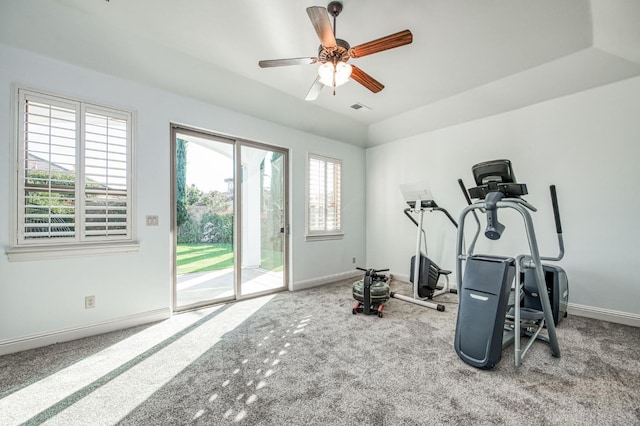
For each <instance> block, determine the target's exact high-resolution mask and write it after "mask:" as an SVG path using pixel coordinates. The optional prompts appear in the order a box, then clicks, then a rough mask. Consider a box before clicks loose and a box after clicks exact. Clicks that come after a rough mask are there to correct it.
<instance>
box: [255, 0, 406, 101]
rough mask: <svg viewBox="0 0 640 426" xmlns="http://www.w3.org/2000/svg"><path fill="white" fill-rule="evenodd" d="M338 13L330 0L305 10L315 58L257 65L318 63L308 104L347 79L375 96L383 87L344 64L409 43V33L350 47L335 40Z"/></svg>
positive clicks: (337, 4) (336, 4)
mask: <svg viewBox="0 0 640 426" xmlns="http://www.w3.org/2000/svg"><path fill="white" fill-rule="evenodd" d="M340 12H342V3H341V2H339V1H332V2H331V3H329V5H328V6H327V8H326V9H325V8H324V7H321V6H312V7H308V8H307V14H308V15H309V19H311V24H312V25H313V28H315V30H316V33H317V34H318V37H319V38H320V43H321V45H320V48H319V49H318V56H317V57H308V58H289V59H269V60H263V61H259V62H258V65H259V66H260V67H261V68H271V67H281V66H287V65H309V64H315V63H321V64H322V65H320V68H319V69H318V77H317V78H316V80H315V81H314V83H313V85H312V86H311V89H309V92H308V93H307V96H306V97H305V99H306V100H308V101H312V100H315V99H316V98H317V97H318V95H319V94H320V92H321V91H322V88H323V87H324V86H330V87H333V94H334V95H335V94H336V87H337V86H340V85H342V84H344V83H346V82H347V81H348V80H349V77H351V78H352V79H354V80H355V81H357V82H358V83H360V84H362V85H363V86H364V87H366V88H367V89H369V90H371V91H372V92H373V93H378V92H379V91H381V90H382V89H384V85H383V84H382V83H380V82H379V81H377V80H375V79H374V78H373V77H371V76H370V75H369V74H367V73H366V72H364V71H362V70H361V69H360V68H358V67H357V66H355V65H350V64H347V61H348V60H349V59H350V58H354V59H355V58H361V57H363V56H366V55H371V54H373V53H377V52H382V51H383V50H388V49H393V48H394V47H400V46H404V45H405V44H410V43H411V42H412V41H413V34H411V31H409V30H404V31H400V32H399V33H395V34H391V35H388V36H386V37H381V38H379V39H376V40H372V41H370V42H368V43H363V44H360V45H358V46H355V47H351V46H349V43H347V42H346V41H344V40H342V39H339V38H336V33H335V30H336V17H337V16H338V15H339V14H340ZM329 15H331V16H333V28H332V26H331V22H330V21H329Z"/></svg>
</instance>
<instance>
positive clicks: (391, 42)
mask: <svg viewBox="0 0 640 426" xmlns="http://www.w3.org/2000/svg"><path fill="white" fill-rule="evenodd" d="M412 41H413V34H411V31H409V30H404V31H400V32H399V33H395V34H391V35H388V36H386V37H381V38H379V39H377V40H373V41H370V42H368V43H363V44H360V45H358V46H355V47H352V48H351V49H349V56H351V57H352V58H362V57H363V56H367V55H371V54H372V53H377V52H382V51H383V50H388V49H393V48H394V47H400V46H404V45H405V44H410V43H411V42H412Z"/></svg>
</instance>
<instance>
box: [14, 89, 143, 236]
mask: <svg viewBox="0 0 640 426" xmlns="http://www.w3.org/2000/svg"><path fill="white" fill-rule="evenodd" d="M18 94H19V122H18V151H17V152H18V158H17V164H18V168H17V176H18V179H17V186H18V188H17V190H18V191H17V194H18V207H19V208H18V220H17V227H18V228H17V233H16V235H17V244H18V245H33V244H36V245H37V244H50V243H81V242H85V241H101V240H114V239H116V240H123V239H125V240H130V239H131V226H130V223H131V211H130V200H131V193H130V192H131V191H130V186H131V185H130V170H131V164H130V161H131V160H130V150H131V130H130V127H131V120H132V118H131V113H128V112H122V111H117V110H112V109H107V108H103V107H96V106H91V105H88V104H85V103H82V102H78V101H72V100H67V99H63V98H58V97H54V96H49V95H43V94H39V93H36V92H31V91H27V90H22V89H20V90H19V91H18Z"/></svg>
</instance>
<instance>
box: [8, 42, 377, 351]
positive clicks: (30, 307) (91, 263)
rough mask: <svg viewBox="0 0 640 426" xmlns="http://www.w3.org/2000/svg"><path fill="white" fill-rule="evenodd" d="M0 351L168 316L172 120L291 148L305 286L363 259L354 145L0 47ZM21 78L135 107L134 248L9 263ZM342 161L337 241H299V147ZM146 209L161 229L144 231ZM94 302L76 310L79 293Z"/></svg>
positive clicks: (359, 164)
mask: <svg viewBox="0 0 640 426" xmlns="http://www.w3.org/2000/svg"><path fill="white" fill-rule="evenodd" d="M0 58H2V62H1V63H0V99H2V100H3V101H2V102H1V103H0V135H2V140H3V143H1V144H0V247H1V248H2V249H3V253H1V254H0V351H1V350H2V346H3V345H5V346H7V345H11V344H12V343H15V342H16V341H19V340H21V339H25V338H27V339H28V338H30V337H36V336H40V335H47V334H49V333H56V332H64V331H68V330H72V329H83V328H85V327H91V326H93V325H96V324H103V323H109V322H113V321H120V320H122V319H127V318H129V319H130V318H134V317H140V316H144V315H145V314H148V313H153V312H155V313H157V312H166V313H168V312H169V309H170V305H171V299H170V298H171V288H170V287H171V276H170V264H171V258H170V257H171V255H170V253H171V252H170V234H169V231H170V224H169V218H170V211H171V208H172V206H171V204H170V193H169V192H170V191H169V188H170V184H171V182H170V148H169V141H170V123H171V122H174V123H180V124H185V125H188V126H193V127H197V128H202V129H206V130H210V131H213V132H218V133H222V134H228V135H231V136H235V137H239V138H243V139H247V140H253V141H257V142H263V143H268V144H272V145H277V146H282V147H286V148H289V150H290V193H291V194H290V201H291V204H290V210H291V226H292V227H291V231H292V234H291V245H290V249H291V251H292V259H293V263H292V267H291V272H292V275H291V278H290V279H291V281H292V283H293V285H294V287H295V284H296V283H308V282H309V281H314V280H315V281H320V280H322V278H326V277H334V276H339V275H340V274H347V273H351V271H352V270H353V266H354V265H353V264H352V262H351V258H352V257H357V258H358V259H364V255H365V249H364V241H365V220H364V209H363V208H362V206H363V204H364V188H365V183H364V182H365V181H364V179H365V177H364V176H365V167H364V163H365V152H364V150H363V149H362V148H359V147H356V146H353V145H348V144H344V143H341V142H339V141H335V140H329V139H325V138H320V137H317V136H314V135H311V134H307V133H304V132H301V131H297V130H291V129H288V128H285V127H282V126H279V125H275V124H272V123H269V122H266V121H263V120H258V119H255V118H252V117H249V116H246V115H243V114H240V113H237V112H234V111H230V110H226V109H223V108H219V107H216V106H214V105H210V104H204V103H202V102H199V101H195V100H192V99H188V98H185V97H181V96H177V95H175V94H172V93H168V92H164V91H161V90H157V89H154V88H151V87H147V86H143V85H140V84H137V83H133V82H130V81H125V80H122V79H118V78H114V77H112V76H109V75H106V74H101V73H98V72H95V71H91V70H88V69H84V68H80V67H76V66H72V65H69V64H66V63H63V62H59V61H56V60H53V59H50V58H46V57H43V56H38V55H35V54H32V53H29V52H27V51H22V50H18V49H14V48H9V47H7V46H5V45H2V44H0ZM15 83H17V84H21V85H24V86H26V87H32V88H36V89H41V90H45V91H49V92H52V93H56V94H59V95H66V96H72V97H77V98H81V99H85V100H90V101H94V102H97V103H102V104H106V105H111V106H116V107H124V108H130V109H133V110H135V111H136V113H137V128H136V140H135V142H136V163H135V173H136V182H135V184H136V187H137V199H136V204H137V206H136V207H137V210H136V214H135V218H134V223H135V225H136V226H137V236H138V238H137V239H138V241H139V242H140V251H139V252H138V253H134V254H118V255H109V256H88V257H81V258H73V259H69V258H67V259H63V260H48V261H25V262H9V261H8V259H7V256H6V255H5V254H4V250H6V249H7V248H8V247H9V245H10V229H9V228H10V220H9V218H10V212H11V211H12V209H13V208H14V202H13V200H11V199H10V188H9V169H10V144H11V143H13V140H12V138H11V127H12V126H11V113H10V109H11V102H12V88H11V85H12V84H15ZM309 151H312V152H314V153H317V154H322V155H328V156H332V157H337V158H340V159H341V160H342V162H343V176H344V178H343V193H342V196H343V200H344V206H343V218H344V229H345V236H344V239H342V240H338V241H328V242H313V243H307V242H306V241H305V239H304V227H305V218H304V213H305V208H304V203H305V170H306V166H305V164H306V158H307V153H308V152H309ZM145 215H158V216H159V217H160V226H158V227H146V226H145V221H144V217H145ZM87 295H95V296H96V307H95V308H94V309H84V297H85V296H87Z"/></svg>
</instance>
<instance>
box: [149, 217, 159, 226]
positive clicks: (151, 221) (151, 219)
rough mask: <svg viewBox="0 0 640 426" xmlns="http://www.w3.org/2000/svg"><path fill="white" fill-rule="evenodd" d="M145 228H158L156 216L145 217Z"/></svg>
mask: <svg viewBox="0 0 640 426" xmlns="http://www.w3.org/2000/svg"><path fill="white" fill-rule="evenodd" d="M146 219H147V226H158V216H147V217H146Z"/></svg>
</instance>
